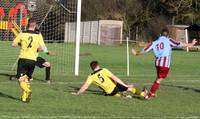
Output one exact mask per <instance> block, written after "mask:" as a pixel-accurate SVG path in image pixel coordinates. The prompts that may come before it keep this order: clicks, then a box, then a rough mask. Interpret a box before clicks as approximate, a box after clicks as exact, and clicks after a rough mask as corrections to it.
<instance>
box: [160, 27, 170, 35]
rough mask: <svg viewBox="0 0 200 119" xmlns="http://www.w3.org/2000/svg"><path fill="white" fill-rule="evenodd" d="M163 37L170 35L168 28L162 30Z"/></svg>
mask: <svg viewBox="0 0 200 119" xmlns="http://www.w3.org/2000/svg"><path fill="white" fill-rule="evenodd" d="M161 35H162V36H168V35H169V30H168V29H167V28H164V29H162V31H161Z"/></svg>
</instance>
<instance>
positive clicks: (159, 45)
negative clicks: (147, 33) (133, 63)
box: [142, 36, 181, 68]
mask: <svg viewBox="0 0 200 119" xmlns="http://www.w3.org/2000/svg"><path fill="white" fill-rule="evenodd" d="M172 47H181V43H180V42H178V41H175V40H173V39H170V38H167V37H165V36H160V37H159V38H158V39H157V40H156V41H154V42H152V43H150V44H149V45H148V46H147V47H145V48H144V49H143V50H142V53H147V52H149V51H151V50H153V52H154V55H155V58H156V61H155V65H156V66H160V67H168V68H169V67H170V59H171V51H172Z"/></svg>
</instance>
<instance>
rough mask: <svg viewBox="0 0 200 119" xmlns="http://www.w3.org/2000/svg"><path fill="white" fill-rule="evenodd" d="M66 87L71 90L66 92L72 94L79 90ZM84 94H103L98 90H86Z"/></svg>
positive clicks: (73, 87)
mask: <svg viewBox="0 0 200 119" xmlns="http://www.w3.org/2000/svg"><path fill="white" fill-rule="evenodd" d="M68 87H69V88H70V89H72V90H70V91H68V92H74V91H75V92H77V91H78V90H79V89H80V88H79V87H75V86H68ZM86 92H87V93H89V94H95V95H104V93H103V92H102V91H100V90H91V89H87V90H86Z"/></svg>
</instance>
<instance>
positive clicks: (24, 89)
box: [19, 82, 31, 92]
mask: <svg viewBox="0 0 200 119" xmlns="http://www.w3.org/2000/svg"><path fill="white" fill-rule="evenodd" d="M19 85H20V87H21V88H22V89H23V91H26V92H31V90H30V89H29V87H28V84H27V83H26V82H20V83H19Z"/></svg>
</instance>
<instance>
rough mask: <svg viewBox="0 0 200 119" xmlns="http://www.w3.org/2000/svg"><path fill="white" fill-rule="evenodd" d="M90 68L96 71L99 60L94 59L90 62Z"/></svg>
mask: <svg viewBox="0 0 200 119" xmlns="http://www.w3.org/2000/svg"><path fill="white" fill-rule="evenodd" d="M90 68H91V69H92V70H93V71H94V70H95V69H97V68H99V63H98V61H92V62H90Z"/></svg>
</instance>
